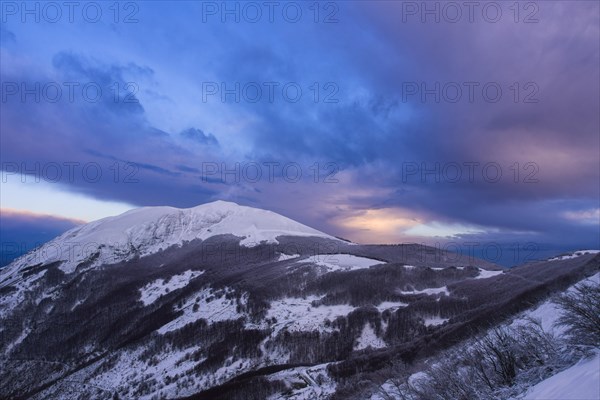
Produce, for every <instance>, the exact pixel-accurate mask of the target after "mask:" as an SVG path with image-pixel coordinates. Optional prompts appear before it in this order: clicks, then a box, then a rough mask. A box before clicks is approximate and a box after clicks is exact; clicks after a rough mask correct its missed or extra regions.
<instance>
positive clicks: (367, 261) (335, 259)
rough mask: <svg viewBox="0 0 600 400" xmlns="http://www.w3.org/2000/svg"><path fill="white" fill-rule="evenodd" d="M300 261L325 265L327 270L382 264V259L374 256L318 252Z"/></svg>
mask: <svg viewBox="0 0 600 400" xmlns="http://www.w3.org/2000/svg"><path fill="white" fill-rule="evenodd" d="M298 262H299V263H312V264H316V265H319V266H321V267H325V268H326V269H327V272H332V271H352V270H356V269H364V268H369V267H371V266H373V265H377V264H382V261H379V260H374V259H372V258H366V257H358V256H353V255H351V254H318V255H314V256H310V257H308V258H306V259H304V260H301V261H298Z"/></svg>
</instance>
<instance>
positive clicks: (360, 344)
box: [355, 322, 386, 350]
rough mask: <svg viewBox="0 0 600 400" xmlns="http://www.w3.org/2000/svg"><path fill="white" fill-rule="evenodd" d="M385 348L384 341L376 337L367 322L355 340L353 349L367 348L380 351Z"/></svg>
mask: <svg viewBox="0 0 600 400" xmlns="http://www.w3.org/2000/svg"><path fill="white" fill-rule="evenodd" d="M385 346H386V344H385V341H384V340H383V339H381V338H380V337H378V336H377V334H376V333H375V330H374V329H373V327H372V326H371V324H369V323H368V322H367V323H366V324H365V326H364V327H363V330H362V333H361V334H360V337H359V338H358V340H357V343H356V347H355V349H356V350H363V349H366V348H369V347H370V348H372V349H381V348H384V347H385Z"/></svg>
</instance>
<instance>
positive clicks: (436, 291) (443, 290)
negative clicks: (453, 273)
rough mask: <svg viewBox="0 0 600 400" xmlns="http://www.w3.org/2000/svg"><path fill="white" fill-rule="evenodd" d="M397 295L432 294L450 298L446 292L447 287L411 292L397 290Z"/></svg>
mask: <svg viewBox="0 0 600 400" xmlns="http://www.w3.org/2000/svg"><path fill="white" fill-rule="evenodd" d="M398 293H399V294H404V295H416V294H427V295H433V294H445V295H447V296H450V292H449V291H448V287H447V286H443V287H440V288H427V289H423V290H413V291H404V290H399V291H398Z"/></svg>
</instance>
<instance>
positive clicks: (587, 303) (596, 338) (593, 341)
mask: <svg viewBox="0 0 600 400" xmlns="http://www.w3.org/2000/svg"><path fill="white" fill-rule="evenodd" d="M556 303H557V304H558V305H559V306H560V307H561V308H562V313H561V315H560V317H559V319H558V322H557V325H560V326H564V327H565V328H566V334H567V335H568V336H569V338H570V340H571V341H572V342H573V343H575V344H581V345H587V346H595V347H598V346H600V285H599V284H597V283H594V282H584V283H581V284H579V285H577V286H575V288H574V289H573V290H572V291H569V292H567V293H566V294H564V295H562V296H561V297H559V298H558V300H556Z"/></svg>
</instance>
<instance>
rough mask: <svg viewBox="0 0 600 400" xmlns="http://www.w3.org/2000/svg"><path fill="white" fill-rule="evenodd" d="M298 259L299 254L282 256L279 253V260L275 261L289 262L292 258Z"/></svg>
mask: <svg viewBox="0 0 600 400" xmlns="http://www.w3.org/2000/svg"><path fill="white" fill-rule="evenodd" d="M298 257H300V254H284V253H279V258H278V259H277V261H285V260H291V259H293V258H298Z"/></svg>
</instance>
